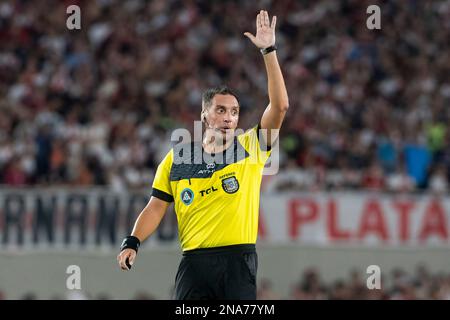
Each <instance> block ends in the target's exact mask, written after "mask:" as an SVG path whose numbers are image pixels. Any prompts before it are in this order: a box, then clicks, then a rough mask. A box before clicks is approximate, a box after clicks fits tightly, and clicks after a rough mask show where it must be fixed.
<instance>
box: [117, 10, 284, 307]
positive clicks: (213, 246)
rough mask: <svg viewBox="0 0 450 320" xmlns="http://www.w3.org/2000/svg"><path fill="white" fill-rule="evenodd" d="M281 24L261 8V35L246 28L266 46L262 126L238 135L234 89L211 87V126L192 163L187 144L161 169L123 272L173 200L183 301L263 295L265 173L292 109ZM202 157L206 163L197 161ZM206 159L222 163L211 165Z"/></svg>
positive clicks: (205, 109) (125, 245) (206, 118)
mask: <svg viewBox="0 0 450 320" xmlns="http://www.w3.org/2000/svg"><path fill="white" fill-rule="evenodd" d="M275 25H276V17H275V16H274V17H273V18H272V22H270V19H269V15H268V13H267V11H263V10H261V11H260V12H259V14H258V15H257V17H256V36H254V35H252V34H251V33H249V32H246V33H244V35H245V36H247V37H248V38H249V39H250V40H251V41H252V42H253V44H254V45H255V46H257V47H258V48H259V49H260V51H261V54H262V57H263V59H264V63H265V66H266V71H267V78H268V91H269V99H270V103H269V105H268V106H267V108H266V110H265V111H264V113H263V115H262V118H261V120H260V122H259V124H258V125H255V126H254V127H253V128H251V129H250V130H248V131H247V132H245V133H243V134H241V135H238V136H235V135H234V130H235V129H236V127H237V124H238V119H239V102H238V99H237V97H236V95H235V94H234V93H233V92H232V91H231V90H230V89H228V88H227V87H219V88H212V89H208V90H206V91H205V92H204V94H203V97H202V112H201V119H202V122H203V123H204V124H205V127H206V129H205V133H204V139H203V141H202V142H198V143H196V142H193V143H191V144H189V148H191V149H190V150H192V151H193V152H191V155H190V156H191V160H193V161H190V163H183V162H180V161H177V160H178V158H177V157H179V156H180V154H181V153H182V150H181V149H182V148H183V145H181V146H180V145H177V146H175V147H174V148H172V149H171V150H170V151H169V153H168V154H167V155H166V157H165V158H164V160H163V161H162V162H161V163H160V164H159V166H158V169H157V171H156V175H155V179H154V182H153V186H152V187H153V188H152V195H151V198H150V201H149V202H148V204H147V205H146V207H145V208H144V209H143V210H142V212H141V213H140V215H139V217H138V218H137V220H136V223H135V225H134V228H133V231H132V233H131V235H130V236H127V237H126V238H125V239H124V240H123V242H122V245H121V248H120V250H121V251H120V253H119V255H118V256H117V260H118V263H119V265H120V267H121V269H122V270H129V269H130V267H131V265H133V262H134V260H135V259H136V254H137V252H138V248H139V245H140V243H141V242H142V241H144V240H145V239H146V238H147V237H149V236H150V235H151V234H152V233H153V232H154V231H155V229H156V228H157V227H158V225H159V223H160V221H161V219H162V218H163V216H164V214H165V212H166V210H167V207H168V206H169V204H170V203H171V202H174V203H175V212H176V215H177V220H178V233H179V240H180V243H181V247H182V250H183V258H182V259H181V262H180V265H179V268H178V272H177V274H176V278H175V297H174V298H175V299H177V300H187V299H195V300H199V299H256V272H257V268H258V258H257V254H256V250H255V243H256V238H257V232H258V213H259V194H260V186H261V178H262V172H263V169H264V165H265V162H266V161H267V159H268V158H269V156H270V152H271V151H270V146H271V144H272V143H274V141H275V140H276V139H277V135H278V130H277V129H280V127H281V124H282V122H283V119H284V116H285V114H286V111H287V109H288V106H289V102H288V96H287V92H286V87H285V84H284V80H283V75H282V73H281V70H280V66H279V64H278V59H277V54H276V46H275ZM259 129H267V130H259ZM271 129H276V130H271ZM260 133H261V134H260ZM184 147H186V145H184ZM180 151H181V152H180ZM198 155H201V156H202V158H201V160H200V162H199V161H194V160H195V159H196V157H197V156H198ZM207 156H210V157H217V156H221V159H223V160H222V161H218V162H217V163H216V162H207V161H206V160H205V159H206V158H208V157H207Z"/></svg>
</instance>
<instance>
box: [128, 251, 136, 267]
mask: <svg viewBox="0 0 450 320" xmlns="http://www.w3.org/2000/svg"><path fill="white" fill-rule="evenodd" d="M135 258H136V254H135V253H134V252H130V254H129V255H128V262H129V263H130V265H131V266H132V265H133V263H134V260H135Z"/></svg>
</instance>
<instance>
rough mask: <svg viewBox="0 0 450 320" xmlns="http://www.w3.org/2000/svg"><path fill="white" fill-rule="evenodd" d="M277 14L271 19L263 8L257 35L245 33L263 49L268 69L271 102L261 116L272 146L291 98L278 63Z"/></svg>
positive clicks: (259, 16) (257, 21) (258, 17)
mask: <svg viewBox="0 0 450 320" xmlns="http://www.w3.org/2000/svg"><path fill="white" fill-rule="evenodd" d="M276 21H277V20H276V16H274V17H273V18H272V23H270V20H269V14H268V13H267V11H264V10H261V11H260V13H259V14H258V16H257V17H256V36H253V35H252V34H250V33H249V32H246V33H245V35H246V36H247V37H248V38H249V39H250V40H251V41H252V42H253V43H254V44H255V45H256V46H257V47H258V48H259V49H260V50H261V53H262V54H263V57H264V63H265V66H266V71H267V80H268V91H269V100H270V103H269V105H268V106H267V108H266V110H265V111H264V114H263V116H262V118H261V129H268V130H267V135H266V134H265V130H263V132H262V135H263V137H264V140H265V141H266V142H267V144H268V145H269V146H270V145H271V144H272V143H273V142H274V141H275V140H276V139H277V137H278V130H277V129H280V128H281V125H282V123H283V120H284V117H285V115H286V112H287V110H288V108H289V99H288V94H287V90H286V85H285V83H284V79H283V74H282V72H281V68H280V65H279V63H278V58H277V52H276V49H277V48H276V46H275V26H276ZM270 129H274V130H270Z"/></svg>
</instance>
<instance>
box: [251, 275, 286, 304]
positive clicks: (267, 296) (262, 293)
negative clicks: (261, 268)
mask: <svg viewBox="0 0 450 320" xmlns="http://www.w3.org/2000/svg"><path fill="white" fill-rule="evenodd" d="M256 296H257V300H276V299H280V297H279V295H278V294H276V293H275V292H274V291H273V284H272V281H270V280H269V279H267V278H263V279H261V280H260V282H259V285H258V292H257V293H256Z"/></svg>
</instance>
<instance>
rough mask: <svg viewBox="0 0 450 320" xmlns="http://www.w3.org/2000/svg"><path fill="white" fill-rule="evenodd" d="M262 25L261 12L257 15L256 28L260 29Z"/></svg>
mask: <svg viewBox="0 0 450 320" xmlns="http://www.w3.org/2000/svg"><path fill="white" fill-rule="evenodd" d="M261 27H262V24H261V12H260V13H258V15H257V16H256V30H259V29H260V28H261Z"/></svg>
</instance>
